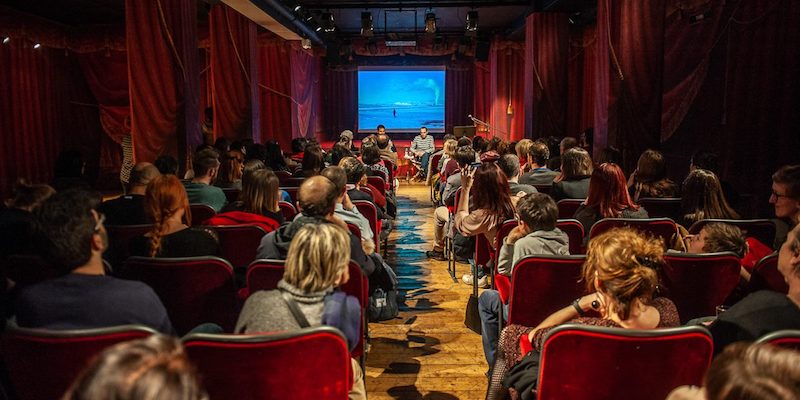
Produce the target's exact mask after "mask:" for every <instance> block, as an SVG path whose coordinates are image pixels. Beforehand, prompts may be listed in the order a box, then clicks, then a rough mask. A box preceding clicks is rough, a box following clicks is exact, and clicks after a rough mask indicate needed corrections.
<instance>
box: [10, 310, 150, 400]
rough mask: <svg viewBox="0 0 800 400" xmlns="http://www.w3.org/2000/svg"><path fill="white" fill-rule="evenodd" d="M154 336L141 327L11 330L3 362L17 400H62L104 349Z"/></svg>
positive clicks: (148, 330) (146, 328)
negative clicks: (93, 359)
mask: <svg viewBox="0 0 800 400" xmlns="http://www.w3.org/2000/svg"><path fill="white" fill-rule="evenodd" d="M155 333H156V331H154V330H152V329H150V328H148V327H144V326H139V325H123V326H116V327H109V328H100V329H81V330H64V331H53V330H45V329H24V328H9V329H8V331H7V332H6V333H5V334H4V336H3V352H2V353H3V361H4V362H5V366H6V368H7V369H8V374H9V377H10V380H11V384H12V385H13V389H14V392H15V393H16V395H17V398H20V399H59V398H61V395H63V394H64V392H65V391H66V390H67V389H68V388H69V386H70V385H71V384H72V381H74V380H75V378H77V376H78V374H79V373H80V372H81V371H83V369H84V368H86V366H88V365H89V362H90V361H91V360H92V358H93V357H94V356H96V355H97V354H99V353H100V352H102V351H103V350H104V349H106V348H107V347H110V346H113V345H115V344H117V343H121V342H125V341H128V340H134V339H141V338H145V337H148V336H150V335H152V334H155Z"/></svg>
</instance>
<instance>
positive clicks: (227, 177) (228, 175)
mask: <svg viewBox="0 0 800 400" xmlns="http://www.w3.org/2000/svg"><path fill="white" fill-rule="evenodd" d="M243 161H244V154H242V153H240V152H237V151H232V150H231V151H229V152H228V153H226V154H224V155H223V156H222V162H221V163H220V166H219V173H218V174H217V179H216V180H215V181H214V186H216V187H219V188H224V189H228V188H230V189H239V190H242V167H243V165H242V162H243Z"/></svg>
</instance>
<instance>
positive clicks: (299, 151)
mask: <svg viewBox="0 0 800 400" xmlns="http://www.w3.org/2000/svg"><path fill="white" fill-rule="evenodd" d="M307 146H308V139H306V138H304V137H296V138H294V139H292V156H291V157H290V158H291V160H292V161H294V162H296V163H300V162H302V161H303V157H305V151H306V147H307Z"/></svg>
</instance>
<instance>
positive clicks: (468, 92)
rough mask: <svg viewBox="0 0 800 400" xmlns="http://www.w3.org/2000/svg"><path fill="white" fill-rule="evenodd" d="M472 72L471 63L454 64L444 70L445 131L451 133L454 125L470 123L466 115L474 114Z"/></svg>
mask: <svg viewBox="0 0 800 400" xmlns="http://www.w3.org/2000/svg"><path fill="white" fill-rule="evenodd" d="M474 80H475V79H474V72H473V66H472V65H471V64H455V65H449V66H447V67H446V72H445V83H444V86H445V88H444V90H445V107H444V114H445V115H444V122H445V132H447V133H452V132H453V127H454V126H464V125H472V121H470V119H469V118H468V117H467V115H469V114H474V111H473V96H475V93H474Z"/></svg>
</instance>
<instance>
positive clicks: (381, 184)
mask: <svg viewBox="0 0 800 400" xmlns="http://www.w3.org/2000/svg"><path fill="white" fill-rule="evenodd" d="M367 183H369V184H370V185H372V186H373V187H374V188H375V189H378V192H380V194H381V195H383V196H386V181H385V180H383V178H381V177H380V176H368V177H367Z"/></svg>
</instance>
